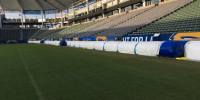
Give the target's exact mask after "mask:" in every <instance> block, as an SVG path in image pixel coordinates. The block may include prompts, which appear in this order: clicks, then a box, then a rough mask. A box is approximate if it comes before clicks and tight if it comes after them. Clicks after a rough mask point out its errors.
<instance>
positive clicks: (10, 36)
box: [0, 29, 20, 41]
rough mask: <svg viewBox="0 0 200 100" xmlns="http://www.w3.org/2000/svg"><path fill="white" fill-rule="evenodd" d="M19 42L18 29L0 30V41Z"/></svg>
mask: <svg viewBox="0 0 200 100" xmlns="http://www.w3.org/2000/svg"><path fill="white" fill-rule="evenodd" d="M7 40H20V29H0V41H7Z"/></svg>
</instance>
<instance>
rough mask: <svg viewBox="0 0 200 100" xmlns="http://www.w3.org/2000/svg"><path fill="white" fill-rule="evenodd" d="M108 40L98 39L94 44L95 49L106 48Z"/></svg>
mask: <svg viewBox="0 0 200 100" xmlns="http://www.w3.org/2000/svg"><path fill="white" fill-rule="evenodd" d="M106 42H107V41H96V42H95V44H94V49H95V50H104V45H105V43H106Z"/></svg>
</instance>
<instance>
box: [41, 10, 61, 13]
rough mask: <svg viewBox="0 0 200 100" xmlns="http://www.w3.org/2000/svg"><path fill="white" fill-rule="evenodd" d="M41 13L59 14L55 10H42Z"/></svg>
mask: <svg viewBox="0 0 200 100" xmlns="http://www.w3.org/2000/svg"><path fill="white" fill-rule="evenodd" d="M43 13H44V14H55V13H60V11H59V10H56V9H51V10H44V11H43Z"/></svg>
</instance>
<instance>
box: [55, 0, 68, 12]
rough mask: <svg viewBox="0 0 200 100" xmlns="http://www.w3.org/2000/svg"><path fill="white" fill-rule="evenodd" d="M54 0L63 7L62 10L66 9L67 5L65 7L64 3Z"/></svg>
mask: <svg viewBox="0 0 200 100" xmlns="http://www.w3.org/2000/svg"><path fill="white" fill-rule="evenodd" d="M54 1H56V2H57V3H58V4H59V5H61V6H62V7H63V8H64V9H63V10H65V9H67V8H68V7H66V6H65V5H64V4H62V3H61V2H60V1H58V0H54Z"/></svg>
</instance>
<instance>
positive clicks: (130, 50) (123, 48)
mask: <svg viewBox="0 0 200 100" xmlns="http://www.w3.org/2000/svg"><path fill="white" fill-rule="evenodd" d="M137 43H138V42H120V43H119V44H118V52H119V53H127V54H135V52H134V50H135V45H136V44H137Z"/></svg>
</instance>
